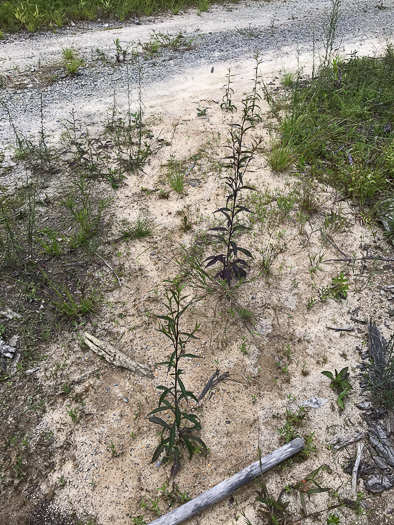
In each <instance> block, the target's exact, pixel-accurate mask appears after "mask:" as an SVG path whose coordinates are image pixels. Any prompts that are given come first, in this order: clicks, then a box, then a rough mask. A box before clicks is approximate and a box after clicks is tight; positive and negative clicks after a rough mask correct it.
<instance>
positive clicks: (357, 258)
mask: <svg viewBox="0 0 394 525" xmlns="http://www.w3.org/2000/svg"><path fill="white" fill-rule="evenodd" d="M343 261H346V262H353V261H385V262H394V259H391V258H390V257H379V256H377V255H376V256H373V255H366V256H365V257H354V258H352V259H348V258H347V257H346V258H345V259H325V260H324V262H325V263H327V262H343Z"/></svg>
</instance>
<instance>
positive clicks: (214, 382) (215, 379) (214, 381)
mask: <svg viewBox="0 0 394 525" xmlns="http://www.w3.org/2000/svg"><path fill="white" fill-rule="evenodd" d="M219 374H220V371H219V369H218V370H216V372H215V373H214V374H213V376H212V377H211V378H210V379H209V381H208V383H207V384H206V385H205V387H204V389H203V391H202V392H201V394H200V395H199V396H198V402H200V401H201V400H202V399H203V398H204V397H205V396H206V395H207V393H208V391H209V390H211V388H213V387H215V386H216V385H217V384H218V383H220V381H224V380H225V379H227V378H228V376H229V375H230V372H224V373H223V374H221V375H219Z"/></svg>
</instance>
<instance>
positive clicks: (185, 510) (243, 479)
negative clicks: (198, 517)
mask: <svg viewBox="0 0 394 525" xmlns="http://www.w3.org/2000/svg"><path fill="white" fill-rule="evenodd" d="M304 445H305V443H304V440H303V439H302V438H297V439H293V441H290V443H288V444H287V445H284V446H283V447H281V448H279V449H277V450H275V451H274V452H271V454H268V455H267V456H264V457H263V458H261V459H260V460H259V461H256V462H255V463H252V465H250V466H249V467H246V468H244V469H243V470H241V471H240V472H238V473H237V474H234V476H232V477H231V478H228V479H226V480H224V481H222V482H221V483H219V484H218V485H216V486H215V487H212V488H211V489H209V490H207V491H205V492H203V493H202V494H200V495H199V496H197V497H196V498H194V499H192V500H191V501H188V502H187V503H185V504H184V505H182V506H181V507H179V508H177V509H175V510H173V511H172V512H169V513H168V514H165V515H164V516H161V517H160V518H158V519H157V520H155V521H152V522H151V524H150V525H178V523H182V522H183V521H185V520H187V519H189V518H191V517H192V516H194V515H195V514H198V513H200V512H202V511H203V510H205V509H206V508H207V507H209V506H210V505H213V504H214V503H217V502H218V501H220V500H222V499H224V498H227V497H228V496H230V495H231V494H232V493H233V492H235V491H236V490H238V489H240V488H241V487H243V486H244V485H246V484H247V483H250V482H251V481H253V480H254V479H255V478H257V477H258V476H259V475H260V474H263V473H264V472H266V471H267V470H269V469H271V468H272V467H275V466H276V465H279V463H282V461H285V460H286V459H289V458H290V457H291V456H294V454H297V452H300V451H301V450H302V449H303V448H304Z"/></svg>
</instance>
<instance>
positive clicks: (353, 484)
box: [352, 443, 364, 497]
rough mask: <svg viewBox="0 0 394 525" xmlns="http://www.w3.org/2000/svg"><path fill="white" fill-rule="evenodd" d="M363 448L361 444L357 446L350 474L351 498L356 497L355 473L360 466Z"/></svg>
mask: <svg viewBox="0 0 394 525" xmlns="http://www.w3.org/2000/svg"><path fill="white" fill-rule="evenodd" d="M363 448H364V445H363V443H359V444H358V445H357V457H356V461H355V462H354V467H353V472H352V496H353V497H356V494H357V473H358V467H359V466H360V461H361V455H362V453H363Z"/></svg>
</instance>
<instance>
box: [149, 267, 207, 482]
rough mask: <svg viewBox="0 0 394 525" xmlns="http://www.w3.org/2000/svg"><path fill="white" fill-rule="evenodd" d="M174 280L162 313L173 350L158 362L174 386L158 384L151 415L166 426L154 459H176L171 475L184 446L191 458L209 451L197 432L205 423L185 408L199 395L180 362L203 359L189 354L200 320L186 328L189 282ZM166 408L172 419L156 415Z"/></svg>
mask: <svg viewBox="0 0 394 525" xmlns="http://www.w3.org/2000/svg"><path fill="white" fill-rule="evenodd" d="M166 282H168V283H170V288H169V290H168V291H167V293H166V299H167V301H166V303H164V304H165V307H166V308H167V315H160V316H158V319H161V321H162V322H161V323H160V324H159V328H158V330H159V332H161V333H163V334H164V335H165V336H166V337H167V338H168V339H170V341H171V343H172V347H173V351H172V353H171V355H170V357H169V358H168V360H166V361H163V362H161V363H158V366H160V365H165V366H166V367H167V373H168V374H169V375H170V376H171V378H172V385H171V386H162V385H161V386H158V387H157V388H158V390H161V391H162V393H161V395H160V399H159V403H158V407H157V408H155V409H154V410H152V412H150V414H149V421H151V422H152V423H155V424H156V425H159V426H161V427H162V431H161V436H160V437H161V439H160V444H159V445H158V447H157V448H156V450H155V452H154V454H153V457H152V462H155V461H157V460H158V459H159V457H160V456H161V455H162V454H164V458H163V463H167V462H169V461H170V460H173V466H172V469H171V476H172V477H174V476H175V475H176V473H177V472H178V471H179V468H180V453H181V447H182V445H184V446H185V447H186V448H187V450H188V452H189V457H190V459H192V457H193V456H194V454H195V453H196V452H199V451H201V448H202V449H204V450H205V452H207V447H206V445H205V443H204V441H203V440H202V439H201V438H199V437H198V436H196V434H195V432H199V431H200V430H201V423H200V420H199V418H198V416H197V415H195V414H192V413H190V412H187V411H186V410H185V409H184V408H183V407H184V406H185V404H186V405H187V404H188V401H189V400H191V399H192V400H194V401H195V402H196V403H197V402H198V400H197V398H196V396H195V395H194V394H193V392H191V391H190V390H187V389H186V387H185V385H184V383H183V381H182V379H181V376H182V374H183V370H182V369H181V368H180V361H181V359H184V358H193V359H194V358H199V356H197V355H194V354H189V353H186V351H185V350H186V346H187V344H188V343H189V341H190V340H191V339H197V337H196V336H195V334H196V332H198V330H199V325H198V323H197V322H196V324H195V326H194V328H193V330H191V331H190V332H186V331H183V330H182V329H181V327H180V324H181V318H182V316H183V315H184V314H185V312H186V310H187V309H188V308H189V306H190V304H191V303H190V302H189V303H187V304H186V305H185V306H184V303H185V300H186V299H187V296H182V290H183V288H184V287H185V284H182V283H181V282H180V279H179V277H176V278H175V279H174V280H172V281H166ZM164 411H169V412H170V413H172V422H166V421H164V420H163V419H162V418H160V417H158V416H156V415H154V414H158V413H161V412H164Z"/></svg>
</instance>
